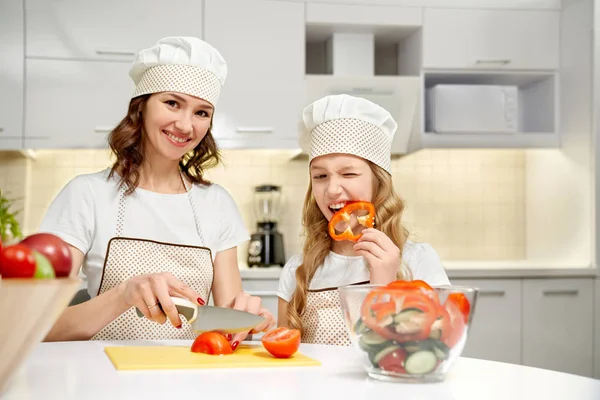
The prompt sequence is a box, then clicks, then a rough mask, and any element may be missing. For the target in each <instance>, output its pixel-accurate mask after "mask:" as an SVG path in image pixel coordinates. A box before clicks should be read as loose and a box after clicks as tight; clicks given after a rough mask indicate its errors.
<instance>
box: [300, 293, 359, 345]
mask: <svg viewBox="0 0 600 400" xmlns="http://www.w3.org/2000/svg"><path fill="white" fill-rule="evenodd" d="M365 283H369V281H366V282H358V283H355V284H354V285H362V284H365ZM302 327H303V329H304V334H303V337H302V342H303V343H313V344H327V345H334V346H350V345H351V344H352V343H351V342H350V337H349V336H348V331H347V329H346V322H345V321H344V315H343V313H342V306H341V304H340V296H339V294H338V290H337V288H327V289H318V290H310V289H309V290H308V292H307V294H306V307H305V309H304V313H303V314H302Z"/></svg>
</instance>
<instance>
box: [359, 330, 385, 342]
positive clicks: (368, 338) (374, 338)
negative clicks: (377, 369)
mask: <svg viewBox="0 0 600 400" xmlns="http://www.w3.org/2000/svg"><path fill="white" fill-rule="evenodd" d="M360 341H361V342H362V343H364V344H366V345H368V346H377V345H380V344H383V343H385V342H387V341H388V339H386V338H384V337H381V335H379V333H377V332H374V331H366V332H365V333H363V334H362V335H361V337H360Z"/></svg>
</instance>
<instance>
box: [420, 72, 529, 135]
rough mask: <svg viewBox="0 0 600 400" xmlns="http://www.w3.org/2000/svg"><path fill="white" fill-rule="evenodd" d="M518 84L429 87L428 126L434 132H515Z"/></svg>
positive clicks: (426, 95)
mask: <svg viewBox="0 0 600 400" xmlns="http://www.w3.org/2000/svg"><path fill="white" fill-rule="evenodd" d="M518 95H519V91H518V88H517V87H516V86H500V85H464V84H439V85H435V86H432V87H431V88H428V89H427V90H426V94H425V115H426V118H425V124H426V125H425V126H426V130H427V132H433V133H455V134H456V133H458V134H460V133H490V134H512V133H516V132H517V131H518V125H519V101H518Z"/></svg>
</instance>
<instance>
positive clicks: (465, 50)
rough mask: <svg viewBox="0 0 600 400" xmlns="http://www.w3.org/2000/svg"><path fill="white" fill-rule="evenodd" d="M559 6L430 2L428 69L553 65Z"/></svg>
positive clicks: (425, 59)
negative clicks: (549, 8) (432, 5)
mask: <svg viewBox="0 0 600 400" xmlns="http://www.w3.org/2000/svg"><path fill="white" fill-rule="evenodd" d="M559 35H560V12H558V11H523V10H519V11H517V10H469V9H434V8H426V9H425V12H424V18H423V67H424V68H426V69H462V68H467V69H473V70H486V69H488V70H489V69H494V70H498V69H502V70H555V69H558V68H559V46H560V39H559Z"/></svg>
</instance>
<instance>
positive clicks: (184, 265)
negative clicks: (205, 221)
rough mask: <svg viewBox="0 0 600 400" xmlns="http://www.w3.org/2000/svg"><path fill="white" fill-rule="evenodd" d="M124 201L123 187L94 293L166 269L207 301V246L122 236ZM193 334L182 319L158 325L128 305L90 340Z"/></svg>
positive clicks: (209, 279) (210, 273)
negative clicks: (177, 325) (179, 325)
mask: <svg viewBox="0 0 600 400" xmlns="http://www.w3.org/2000/svg"><path fill="white" fill-rule="evenodd" d="M182 179H183V178H182ZM184 182H185V180H184ZM184 184H185V183H184ZM186 190H187V193H188V199H189V201H190V206H191V211H192V214H193V216H194V220H195V223H196V231H197V233H198V236H199V237H200V243H201V244H204V243H205V242H204V238H203V236H202V230H201V228H200V223H199V218H198V214H197V213H196V209H195V207H194V202H193V199H192V194H191V188H188V187H187V185H186ZM126 200H127V196H126V195H125V189H124V188H123V189H122V190H121V193H120V199H119V211H118V214H117V227H116V234H115V237H113V238H112V239H111V240H110V241H109V243H108V248H107V250H106V258H105V260H104V269H103V272H102V281H101V282H100V287H99V289H98V295H100V294H102V293H104V292H106V291H108V290H110V289H112V288H114V287H116V286H119V285H120V284H121V283H123V282H124V281H126V280H127V279H130V278H132V277H134V276H137V275H141V274H152V273H159V272H170V273H171V274H173V276H175V277H176V278H177V279H179V280H180V281H182V282H185V283H186V284H187V285H189V286H190V287H191V288H193V289H194V290H195V291H196V292H198V293H199V294H200V296H202V298H203V299H204V301H206V302H207V303H208V300H209V296H210V293H211V288H212V283H213V262H212V255H211V251H210V249H209V248H208V247H202V246H189V245H181V244H172V243H162V242H156V241H152V240H147V239H138V238H127V237H122V236H121V232H122V231H123V221H124V220H125V218H124V217H125V203H126ZM195 337H196V336H195V335H194V334H193V332H192V330H191V328H190V325H189V324H186V323H185V322H184V323H183V327H182V328H181V329H177V328H175V327H174V326H173V325H172V324H171V323H170V322H169V320H167V321H166V322H165V323H164V324H162V325H161V324H159V323H157V322H154V321H150V320H148V319H146V318H140V317H138V316H137V314H136V312H135V308H134V307H132V308H130V309H129V310H127V311H126V312H124V313H123V314H121V315H120V316H119V317H117V318H116V319H115V320H113V321H112V322H111V323H109V324H108V325H107V326H105V327H104V328H103V329H102V330H100V332H98V333H97V334H96V335H95V336H94V337H93V338H92V340H160V339H164V340H168V339H185V340H192V339H194V338H195Z"/></svg>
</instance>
